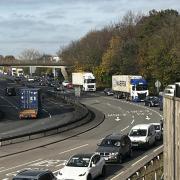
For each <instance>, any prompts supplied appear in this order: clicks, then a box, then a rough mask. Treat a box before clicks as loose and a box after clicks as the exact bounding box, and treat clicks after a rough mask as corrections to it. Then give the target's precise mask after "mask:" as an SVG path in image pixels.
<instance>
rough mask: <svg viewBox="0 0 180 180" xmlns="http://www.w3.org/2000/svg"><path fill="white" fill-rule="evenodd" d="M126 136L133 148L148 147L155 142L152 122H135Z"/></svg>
mask: <svg viewBox="0 0 180 180" xmlns="http://www.w3.org/2000/svg"><path fill="white" fill-rule="evenodd" d="M128 136H129V138H130V139H131V142H132V147H133V148H149V147H150V146H152V145H153V144H155V142H156V131H155V128H154V125H152V124H137V125H135V126H134V127H132V129H131V130H130V132H129V135H128Z"/></svg>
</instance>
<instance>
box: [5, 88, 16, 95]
mask: <svg viewBox="0 0 180 180" xmlns="http://www.w3.org/2000/svg"><path fill="white" fill-rule="evenodd" d="M5 95H6V96H16V89H15V88H14V87H7V88H5Z"/></svg>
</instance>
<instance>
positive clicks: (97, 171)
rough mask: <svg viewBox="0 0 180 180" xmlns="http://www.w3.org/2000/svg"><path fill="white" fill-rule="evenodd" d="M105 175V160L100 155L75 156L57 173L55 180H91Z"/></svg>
mask: <svg viewBox="0 0 180 180" xmlns="http://www.w3.org/2000/svg"><path fill="white" fill-rule="evenodd" d="M105 173H106V166H105V160H104V158H102V157H101V156H100V155H98V154H96V153H93V154H76V155H74V156H72V157H71V158H70V159H69V160H68V161H67V163H66V164H65V166H64V168H62V169H61V170H60V171H59V172H58V175H57V179H58V180H64V179H72V180H73V179H74V180H92V179H94V178H96V177H98V176H100V175H102V176H105Z"/></svg>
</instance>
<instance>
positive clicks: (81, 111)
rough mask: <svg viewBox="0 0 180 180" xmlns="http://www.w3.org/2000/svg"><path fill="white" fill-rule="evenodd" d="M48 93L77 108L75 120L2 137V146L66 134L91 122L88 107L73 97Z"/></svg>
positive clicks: (0, 141)
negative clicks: (65, 132)
mask: <svg viewBox="0 0 180 180" xmlns="http://www.w3.org/2000/svg"><path fill="white" fill-rule="evenodd" d="M47 93H48V95H51V96H54V97H56V98H60V99H61V100H62V101H64V102H65V103H69V104H72V105H73V106H74V107H75V109H76V111H75V112H74V114H73V120H72V121H70V122H67V123H66V124H61V125H59V126H55V127H50V128H44V129H42V130H38V131H34V132H30V133H23V134H20V135H13V136H8V137H2V138H0V146H5V145H9V144H14V143H19V142H23V141H28V140H33V139H37V138H42V137H45V136H50V135H53V134H57V133H60V132H64V131H67V130H70V129H73V128H76V127H79V126H81V125H83V124H86V123H88V122H90V120H91V113H90V112H89V110H88V109H87V107H86V106H85V105H83V104H81V103H79V102H78V100H77V99H75V98H72V97H71V96H65V95H64V94H63V95H62V94H60V93H55V92H47Z"/></svg>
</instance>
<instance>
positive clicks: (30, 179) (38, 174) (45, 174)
mask: <svg viewBox="0 0 180 180" xmlns="http://www.w3.org/2000/svg"><path fill="white" fill-rule="evenodd" d="M45 179H46V180H57V178H56V177H55V176H54V174H53V173H52V172H51V171H49V170H37V169H35V170H33V169H28V170H23V171H21V172H19V173H18V174H17V175H16V176H15V177H13V179H12V180H45Z"/></svg>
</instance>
